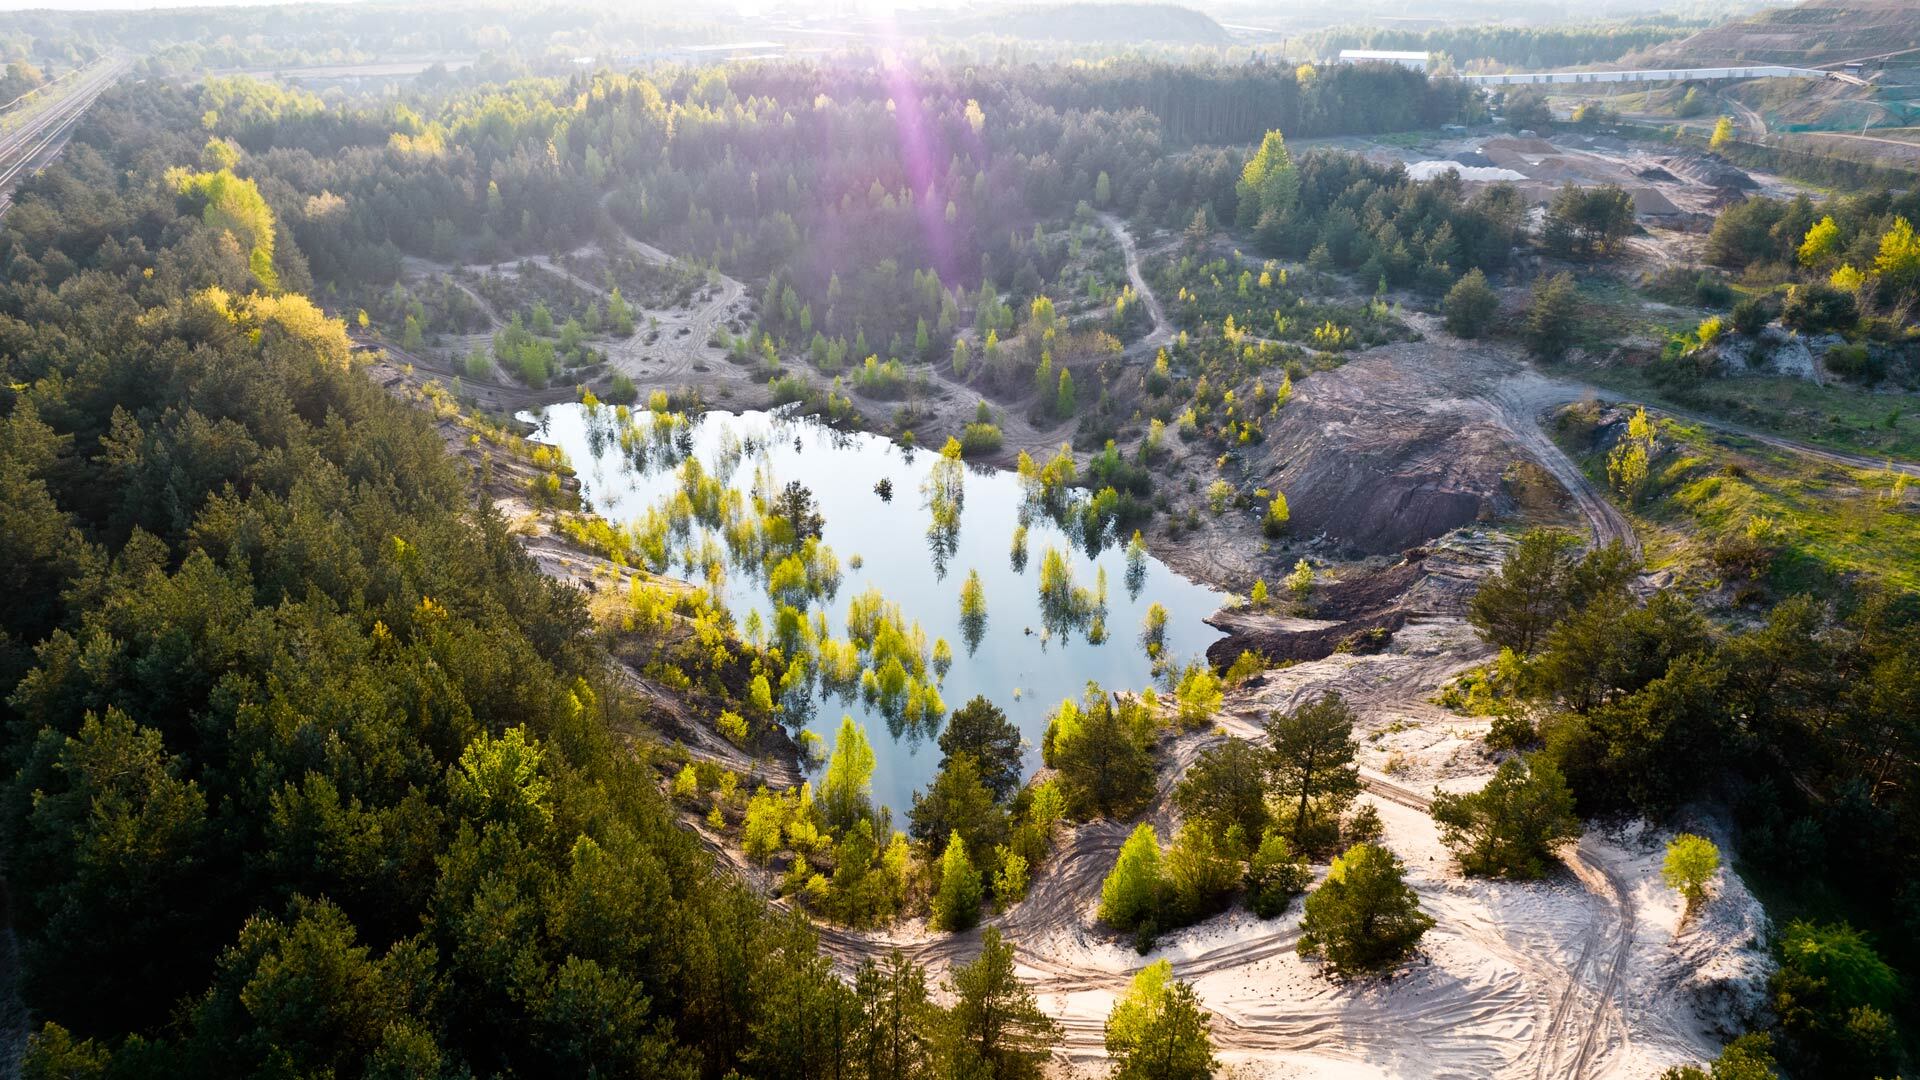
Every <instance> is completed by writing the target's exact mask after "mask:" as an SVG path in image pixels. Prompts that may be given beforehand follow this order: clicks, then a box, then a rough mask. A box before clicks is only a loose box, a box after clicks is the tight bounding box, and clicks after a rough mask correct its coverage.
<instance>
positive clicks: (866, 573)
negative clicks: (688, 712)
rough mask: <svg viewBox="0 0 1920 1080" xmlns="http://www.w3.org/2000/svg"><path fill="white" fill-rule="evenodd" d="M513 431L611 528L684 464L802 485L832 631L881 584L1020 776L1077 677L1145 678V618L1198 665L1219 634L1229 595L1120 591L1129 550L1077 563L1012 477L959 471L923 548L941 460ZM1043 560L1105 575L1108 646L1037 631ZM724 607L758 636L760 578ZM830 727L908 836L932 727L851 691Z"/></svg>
mask: <svg viewBox="0 0 1920 1080" xmlns="http://www.w3.org/2000/svg"><path fill="white" fill-rule="evenodd" d="M523 418H524V419H528V420H530V421H532V422H535V423H537V424H539V425H540V428H539V431H538V432H537V433H536V434H535V436H534V437H535V438H536V439H537V440H539V441H543V442H547V443H550V444H552V445H555V446H558V447H560V448H562V449H564V450H565V451H566V453H567V456H568V458H569V460H570V461H571V462H572V464H573V467H574V469H575V471H576V472H577V473H578V475H579V478H580V481H581V492H582V495H583V497H584V499H585V501H586V503H587V504H588V506H589V507H590V508H591V509H592V510H593V511H594V512H596V513H598V514H600V515H602V516H603V517H606V518H607V519H609V520H611V521H628V520H632V519H634V518H636V517H638V516H640V515H643V514H644V513H645V512H646V510H647V509H648V508H649V507H654V506H658V505H660V504H661V503H662V502H663V501H664V500H666V499H667V498H669V497H670V496H671V495H672V494H673V492H674V491H675V490H677V488H678V478H677V476H676V473H675V468H676V466H677V464H678V461H679V460H680V458H681V456H682V455H683V454H685V453H687V452H691V454H692V455H694V456H696V457H698V458H699V459H700V462H701V464H702V466H703V467H705V468H706V469H707V471H708V472H709V473H710V474H717V475H721V476H723V477H726V478H727V479H728V480H729V481H730V482H731V483H732V485H733V486H735V487H737V488H740V489H742V490H747V489H749V488H750V487H751V486H752V483H753V480H754V475H755V470H756V469H757V468H760V467H762V463H764V466H765V467H767V468H770V469H771V471H772V475H773V478H774V481H775V487H776V488H777V487H778V486H779V485H783V484H785V483H787V482H788V481H790V480H799V481H800V482H802V483H804V484H806V485H807V487H809V488H810V489H811V490H812V491H813V493H814V496H815V497H816V499H817V500H818V502H819V507H820V512H821V514H822V515H823V516H824V517H825V519H826V523H825V528H824V530H823V532H822V534H821V539H822V540H823V541H824V542H825V543H826V544H828V545H829V546H831V547H832V548H833V550H834V552H835V553H836V554H837V555H838V556H839V559H840V566H841V573H842V580H841V583H840V587H839V590H838V591H837V593H835V594H834V595H833V596H832V597H829V598H827V599H825V600H824V601H822V602H820V603H819V604H818V605H817V608H818V609H819V610H823V611H824V612H825V613H826V616H827V623H828V626H829V628H830V629H831V630H832V632H833V634H834V635H835V636H845V635H846V613H847V606H848V603H849V602H850V600H851V599H852V598H853V597H854V596H856V595H858V594H859V593H861V592H862V591H864V590H865V589H867V588H868V587H869V586H877V587H878V588H879V590H880V591H881V592H882V593H884V594H885V596H886V598H887V599H888V600H891V601H894V602H896V603H898V604H899V605H900V607H901V608H902V609H903V613H904V615H905V616H906V618H907V619H908V620H909V621H914V620H917V621H918V622H919V623H920V625H921V626H922V628H923V629H924V630H925V632H926V636H927V642H928V646H929V649H931V646H932V643H933V641H934V639H936V638H944V639H946V641H947V643H948V644H949V645H950V646H951V648H952V650H953V666H952V668H951V670H949V671H948V673H947V675H946V677H945V679H943V680H941V682H940V683H939V688H940V695H941V697H942V698H943V699H944V700H945V703H946V706H947V709H948V710H949V711H951V710H953V709H956V708H958V707H960V706H961V705H962V704H964V703H965V702H966V701H968V700H969V699H970V698H972V697H973V696H974V695H975V694H984V695H986V696H987V698H989V699H990V700H992V701H993V702H994V703H995V704H997V705H998V706H1000V708H1001V709H1003V710H1005V711H1006V713H1007V716H1008V717H1009V718H1010V719H1012V720H1013V722H1014V723H1015V724H1016V725H1018V726H1019V728H1020V730H1021V732H1022V733H1023V734H1024V736H1025V737H1026V739H1027V742H1028V752H1027V766H1028V768H1029V769H1030V770H1031V769H1032V768H1035V767H1037V766H1038V765H1039V757H1040V754H1039V744H1040V737H1041V735H1042V733H1043V732H1044V731H1045V730H1046V715H1047V713H1048V712H1049V711H1050V710H1052V709H1053V708H1054V707H1055V706H1056V705H1058V704H1059V703H1060V701H1061V700H1062V699H1063V698H1067V697H1078V696H1080V694H1081V693H1082V692H1083V691H1084V689H1085V687H1086V684H1087V681H1088V680H1094V681H1096V682H1098V683H1100V685H1101V686H1103V687H1106V688H1108V689H1140V688H1143V687H1145V686H1148V685H1149V684H1151V683H1152V682H1153V665H1152V662H1151V661H1150V660H1149V659H1148V657H1147V654H1146V651H1145V649H1144V648H1143V647H1142V645H1141V639H1140V638H1141V627H1142V624H1143V621H1144V619H1145V617H1146V613H1147V607H1148V605H1149V604H1151V603H1154V602H1158V603H1159V604H1161V605H1162V606H1163V607H1165V608H1166V609H1167V614H1168V619H1167V627H1166V639H1165V640H1166V650H1167V652H1168V654H1169V655H1170V656H1172V657H1174V658H1177V659H1181V660H1185V659H1188V658H1193V657H1199V656H1200V655H1202V654H1203V653H1204V652H1205V650H1206V647H1207V646H1208V645H1209V644H1211V643H1212V642H1213V641H1214V640H1216V639H1217V638H1219V637H1220V636H1221V635H1220V632H1219V631H1217V630H1215V629H1213V628H1212V627H1210V626H1208V625H1206V624H1205V623H1204V622H1202V621H1201V620H1202V619H1203V618H1204V617H1205V616H1207V615H1209V614H1211V613H1212V612H1213V611H1214V610H1216V609H1217V608H1218V607H1220V605H1221V604H1222V603H1223V602H1224V601H1225V600H1226V596H1225V595H1224V594H1222V593H1220V592H1217V591H1216V590H1213V589H1211V588H1208V587H1206V586H1204V585H1199V584H1196V583H1194V582H1191V581H1188V580H1187V579H1185V578H1183V577H1181V576H1180V575H1178V574H1176V573H1174V572H1173V571H1172V570H1171V569H1169V568H1168V567H1166V566H1165V565H1164V564H1162V563H1161V562H1160V561H1159V560H1157V559H1154V558H1153V557H1152V556H1146V557H1145V558H1144V559H1143V560H1139V565H1138V566H1137V567H1136V572H1135V573H1134V574H1133V575H1132V576H1131V579H1130V575H1129V573H1128V569H1129V567H1128V563H1129V560H1128V556H1127V553H1126V551H1125V546H1124V544H1121V543H1111V542H1110V543H1108V544H1106V545H1105V547H1104V550H1102V551H1101V552H1100V554H1098V555H1097V556H1090V555H1089V554H1088V553H1087V551H1086V550H1085V548H1084V545H1083V543H1082V542H1081V541H1080V540H1079V539H1078V538H1076V537H1075V536H1072V535H1070V534H1069V533H1068V531H1067V530H1065V529H1063V528H1061V527H1060V526H1059V525H1058V524H1056V523H1055V522H1054V521H1052V520H1050V519H1049V518H1048V517H1047V516H1046V515H1045V514H1043V513H1038V512H1035V511H1034V510H1032V509H1031V508H1030V506H1029V504H1028V502H1027V499H1026V497H1025V493H1024V491H1023V489H1022V486H1021V482H1020V478H1019V477H1018V476H1017V475H1016V474H1014V473H1011V472H1005V471H1001V470H991V469H980V468H975V467H972V466H968V467H967V468H966V478H965V492H964V499H963V500H962V503H961V511H960V515H959V519H958V528H957V530H956V531H954V532H952V533H950V534H940V533H939V532H938V530H935V531H934V535H932V536H930V530H929V524H930V522H931V521H932V512H931V510H930V508H929V507H928V505H927V500H926V498H925V497H924V496H923V494H922V485H923V483H924V482H925V481H926V479H927V477H928V475H929V474H930V473H931V472H932V471H933V468H934V463H935V462H937V461H938V460H939V455H938V454H937V453H934V452H932V451H929V450H926V449H912V448H908V447H902V446H900V445H898V444H896V443H894V442H893V441H892V440H890V439H887V438H884V437H882V436H878V435H871V434H867V433H860V432H855V433H846V432H839V431H835V430H833V429H831V428H828V427H826V426H824V425H822V424H820V423H817V422H815V421H812V420H808V419H798V418H788V417H783V416H780V415H777V414H769V413H762V412H748V413H740V414H735V413H726V412H710V413H707V414H705V415H704V416H701V417H699V418H697V419H694V420H693V421H692V422H691V424H689V425H687V427H686V428H685V430H684V433H683V434H681V435H680V436H679V437H678V438H677V439H676V440H674V442H676V443H677V444H678V445H677V446H675V447H667V446H665V445H661V444H656V445H655V446H654V448H653V451H652V452H651V453H649V454H646V455H644V457H645V460H639V461H636V460H635V458H636V457H637V456H640V455H635V454H633V453H630V452H625V451H623V450H622V448H621V445H620V440H619V439H618V437H617V435H613V434H610V429H611V428H612V427H613V425H612V423H611V421H612V410H611V409H610V408H608V407H606V406H600V407H599V408H598V410H597V411H594V410H589V409H588V408H587V407H586V406H583V405H579V404H565V405H555V406H552V407H549V408H547V409H545V410H543V411H542V412H541V413H539V414H523ZM643 420H644V418H643ZM729 465H731V468H730V469H729ZM882 480H888V481H891V483H892V499H891V500H890V501H888V500H883V499H882V498H881V497H880V496H879V495H878V494H876V493H875V490H874V488H875V485H877V484H879V483H880V481H882ZM1022 523H1025V524H1026V525H1027V552H1026V558H1025V560H1024V562H1023V563H1022V564H1020V565H1016V560H1015V559H1014V558H1013V555H1012V548H1013V537H1014V532H1015V530H1016V528H1017V527H1018V526H1019V525H1021V524H1022ZM695 528H696V530H697V529H698V526H697V525H696V526H695ZM1049 547H1053V548H1058V549H1060V550H1061V551H1062V552H1063V553H1065V554H1066V555H1067V557H1068V561H1069V564H1070V565H1071V567H1072V569H1073V575H1074V581H1075V583H1076V584H1077V585H1079V586H1081V587H1083V588H1085V589H1088V590H1092V589H1094V587H1095V583H1096V580H1097V576H1098V573H1099V571H1101V570H1104V571H1105V573H1106V581H1107V594H1106V609H1105V611H1106V617H1105V624H1106V632H1107V635H1108V636H1107V639H1106V640H1105V641H1104V642H1103V643H1099V644H1096V643H1094V642H1092V641H1090V640H1088V634H1087V627H1086V626H1085V625H1080V626H1077V627H1073V628H1062V627H1059V626H1058V622H1059V620H1058V618H1057V612H1055V615H1056V618H1055V619H1054V622H1055V624H1056V626H1055V628H1053V629H1049V627H1048V618H1047V615H1048V612H1047V611H1044V610H1043V605H1042V603H1041V598H1040V588H1039V584H1040V565H1041V562H1042V559H1043V556H1044V553H1045V552H1046V550H1047V549H1048V548H1049ZM855 556H858V557H859V562H860V565H859V566H858V567H857V568H856V567H855V566H854V565H853V563H854V561H855V558H854V557H855ZM969 570H978V571H979V573H980V578H981V581H982V583H983V584H984V585H985V595H986V608H987V617H986V623H985V626H984V629H983V632H982V633H981V634H980V636H979V639H978V642H977V644H976V645H974V646H973V647H972V648H969V646H968V642H967V635H966V634H965V633H964V628H963V626H962V620H961V613H960V590H961V585H962V584H963V583H964V582H965V581H966V578H967V572H968V571H969ZM722 599H723V601H724V602H725V604H726V605H727V607H728V609H729V610H730V611H732V613H733V616H734V620H735V623H736V625H744V623H745V621H746V619H747V617H748V613H749V612H752V611H758V612H759V613H760V617H761V618H762V619H763V620H765V622H766V623H767V625H769V626H771V624H772V616H773V603H772V601H771V600H770V599H769V598H768V596H767V592H766V586H765V582H764V580H763V579H762V578H760V577H758V576H756V575H754V574H751V573H749V572H746V571H744V570H741V569H738V568H732V569H730V570H729V572H728V574H727V576H726V584H725V586H724V589H723V595H722ZM809 610H810V612H811V610H813V609H809ZM843 715H851V716H853V718H854V719H855V720H856V721H857V722H859V723H860V724H861V726H862V727H864V728H865V729H866V733H867V738H868V739H869V740H870V741H871V742H872V743H873V748H874V753H875V756H876V757H877V759H878V761H877V766H876V769H875V773H874V778H873V787H874V799H875V801H876V802H878V803H881V804H884V805H888V806H891V807H893V808H894V811H895V822H896V824H897V825H899V826H901V827H904V825H905V816H904V815H905V813H906V811H907V809H908V808H909V807H910V806H911V805H912V801H913V800H912V795H913V792H914V791H915V790H918V789H920V788H922V787H924V786H925V785H926V783H927V782H928V781H929V780H930V779H931V778H932V776H933V774H934V772H935V770H936V769H937V768H938V765H939V761H940V748H939V746H938V745H937V740H938V736H939V728H938V727H937V726H935V727H933V728H932V729H931V730H926V729H924V728H922V729H913V728H909V727H906V726H903V725H900V724H899V723H897V722H896V723H893V724H889V721H888V718H887V717H886V716H884V715H883V714H882V712H881V710H880V709H879V708H878V707H876V706H873V705H869V704H868V703H866V702H864V701H862V700H861V699H860V698H859V696H857V695H855V696H853V697H851V698H846V697H841V696H838V695H833V696H827V697H825V698H820V699H818V700H817V701H816V705H815V708H814V709H813V714H812V715H811V716H810V717H809V718H807V720H806V722H805V725H804V726H805V727H806V728H807V729H808V730H811V731H813V732H815V733H816V734H818V735H819V736H820V737H821V738H822V739H823V740H825V741H826V744H827V746H828V747H829V748H830V747H831V744H832V741H833V738H834V734H835V732H836V731H837V730H838V728H839V725H840V718H841V717H842V716H843Z"/></svg>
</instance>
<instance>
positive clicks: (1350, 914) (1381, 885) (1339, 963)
mask: <svg viewBox="0 0 1920 1080" xmlns="http://www.w3.org/2000/svg"><path fill="white" fill-rule="evenodd" d="M1403 873H1404V871H1403V868H1402V867H1401V865H1400V860H1399V859H1398V858H1396V857H1395V856H1394V854H1393V853H1392V852H1390V851H1388V850H1386V849H1385V848H1382V847H1377V846H1375V845H1373V844H1355V845H1354V846H1353V847H1351V848H1349V849H1347V853H1346V854H1344V855H1342V856H1340V857H1339V858H1337V859H1335V860H1333V867H1332V869H1330V870H1328V871H1327V880H1326V882H1325V883H1323V884H1322V885H1321V886H1320V887H1319V888H1318V889H1316V890H1314V892H1313V893H1312V895H1310V896H1308V897H1307V902H1306V914H1305V916H1304V917H1303V918H1302V919H1301V921H1300V945H1299V950H1300V955H1302V956H1319V957H1321V958H1323V959H1324V960H1325V961H1326V964H1327V968H1328V969H1329V970H1330V971H1332V972H1333V973H1334V974H1336V975H1353V974H1361V973H1365V972H1370V971H1379V970H1382V969H1384V968H1387V967H1390V966H1392V965H1394V964H1396V963H1399V962H1400V961H1401V960H1402V959H1405V958H1406V957H1407V955H1408V954H1410V953H1412V952H1413V950H1414V949H1415V948H1416V947H1417V946H1418V945H1419V944H1420V938H1421V937H1422V936H1424V935H1425V934H1426V932H1427V931H1428V930H1429V929H1431V928H1432V926H1433V919H1432V918H1431V917H1429V916H1428V915H1427V914H1426V913H1425V912H1423V911H1421V910H1420V898H1419V896H1418V895H1416V894H1415V893H1414V891H1413V889H1412V888H1411V887H1410V886H1408V885H1407V883H1406V881H1405V880H1404V878H1403Z"/></svg>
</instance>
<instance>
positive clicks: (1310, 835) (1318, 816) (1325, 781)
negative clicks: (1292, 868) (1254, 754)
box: [1266, 691, 1360, 850]
mask: <svg viewBox="0 0 1920 1080" xmlns="http://www.w3.org/2000/svg"><path fill="white" fill-rule="evenodd" d="M1266 728H1267V740H1268V753H1269V755H1270V758H1269V760H1270V762H1271V764H1270V766H1269V767H1270V769H1271V770H1272V776H1273V794H1274V799H1275V800H1276V803H1277V804H1278V805H1279V806H1280V807H1281V809H1282V811H1283V812H1282V815H1281V822H1282V824H1283V826H1284V827H1285V828H1287V830H1288V839H1289V840H1290V841H1291V843H1292V845H1293V847H1294V849H1295V850H1303V849H1304V848H1303V845H1307V844H1309V843H1310V842H1311V841H1313V840H1316V839H1319V837H1317V836H1316V833H1315V831H1313V826H1314V825H1315V823H1316V822H1318V823H1326V822H1330V821H1333V820H1337V819H1338V817H1339V815H1340V812H1341V811H1342V810H1344V809H1345V807H1346V805H1347V804H1348V803H1350V802H1352V801H1353V798H1354V796H1355V795H1357V794H1359V792H1360V773H1359V769H1358V768H1357V767H1356V766H1355V765H1354V763H1353V758H1354V753H1355V750H1356V747H1355V744H1354V741H1353V710H1352V709H1351V708H1349V707H1348V706H1347V703H1346V700H1345V699H1344V698H1342V697H1341V696H1340V694H1339V692H1338V691H1329V692H1327V693H1326V694H1324V695H1322V696H1321V697H1319V698H1317V699H1315V700H1313V701H1309V702H1307V703H1306V704H1304V705H1301V706H1300V707H1299V708H1297V709H1294V710H1293V711H1292V712H1275V713H1274V714H1273V715H1272V716H1270V717H1268V718H1267V723H1266ZM1316 803H1317V804H1318V806H1317V807H1316V805H1315V804H1316ZM1316 810H1317V812H1316Z"/></svg>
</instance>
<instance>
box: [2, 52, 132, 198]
mask: <svg viewBox="0 0 1920 1080" xmlns="http://www.w3.org/2000/svg"><path fill="white" fill-rule="evenodd" d="M128 66H129V62H128V60H127V59H126V58H125V57H123V56H114V57H110V58H108V59H104V60H100V61H96V62H95V63H94V64H93V65H92V66H91V67H88V68H85V69H83V70H82V71H81V73H80V74H78V75H76V76H75V77H74V79H73V81H72V83H71V85H68V86H66V87H64V88H63V90H62V92H61V94H60V96H59V97H57V98H56V99H54V100H52V101H45V102H42V101H33V102H31V103H29V104H26V105H23V106H20V107H21V108H26V109H30V110H31V112H29V113H25V114H22V115H23V119H22V120H21V121H20V122H19V123H18V124H16V125H14V126H12V127H11V128H9V129H8V130H6V131H4V132H0V214H5V213H6V212H7V210H8V208H10V207H11V206H12V205H13V188H14V185H15V184H17V183H18V182H19V181H20V179H21V178H22V177H24V176H29V175H32V174H33V173H35V172H38V171H40V169H42V168H44V167H45V166H46V164H47V163H48V162H50V161H52V160H53V159H54V158H55V157H57V156H59V153H60V150H61V149H62V148H63V147H65V146H66V144H67V138H68V136H70V135H72V134H73V129H74V127H75V126H77V125H78V124H79V122H80V118H81V117H83V116H85V115H86V112H87V109H88V108H90V107H91V106H92V105H93V103H94V102H95V101H96V100H98V99H99V97H100V95H101V94H104V93H106V92H107V90H108V88H109V87H111V86H113V84H114V83H115V82H118V81H119V79H120V76H122V75H124V74H125V73H126V71H127V68H128ZM0 123H4V121H3V120H0Z"/></svg>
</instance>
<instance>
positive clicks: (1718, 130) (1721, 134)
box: [1707, 116, 1734, 150]
mask: <svg viewBox="0 0 1920 1080" xmlns="http://www.w3.org/2000/svg"><path fill="white" fill-rule="evenodd" d="M1733 134H1734V131H1733V117H1731V116H1723V117H1721V118H1720V119H1718V120H1715V121H1714V122H1713V135H1712V136H1710V137H1709V138H1708V139H1707V146H1708V147H1709V148H1710V149H1714V150H1718V149H1720V148H1721V147H1723V146H1725V145H1727V144H1728V143H1730V142H1732V141H1733Z"/></svg>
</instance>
